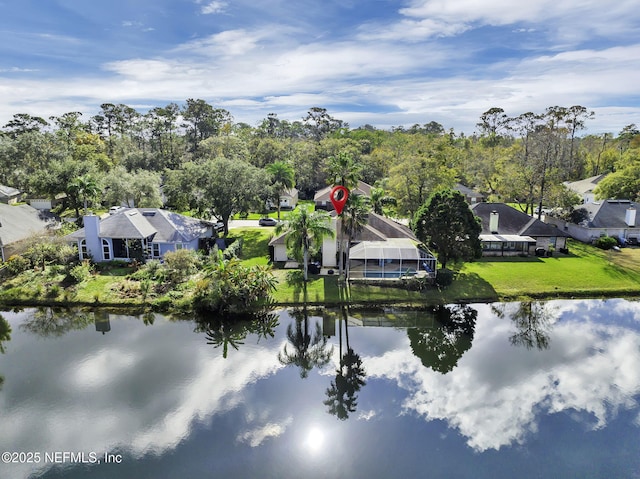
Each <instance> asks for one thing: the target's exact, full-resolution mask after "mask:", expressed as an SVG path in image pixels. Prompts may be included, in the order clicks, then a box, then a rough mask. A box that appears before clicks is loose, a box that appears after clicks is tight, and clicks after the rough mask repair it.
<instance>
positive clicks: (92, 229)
mask: <svg viewBox="0 0 640 479" xmlns="http://www.w3.org/2000/svg"><path fill="white" fill-rule="evenodd" d="M82 220H83V222H84V237H85V241H86V244H87V252H88V253H89V254H91V256H92V257H93V259H94V260H96V261H101V260H102V240H101V239H100V217H99V216H96V215H86V216H84V217H83V218H82Z"/></svg>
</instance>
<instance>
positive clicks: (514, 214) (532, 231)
mask: <svg viewBox="0 0 640 479" xmlns="http://www.w3.org/2000/svg"><path fill="white" fill-rule="evenodd" d="M471 211H473V213H474V214H475V215H476V216H478V217H479V218H480V219H481V220H482V232H481V234H483V235H486V234H491V233H493V232H492V231H490V230H489V216H490V215H491V212H492V211H497V212H498V233H499V234H501V235H519V236H532V237H534V238H536V237H544V236H569V235H568V234H566V233H565V232H564V231H562V230H559V229H558V228H556V227H555V226H552V225H548V224H546V223H544V222H542V221H540V220H539V219H538V218H534V217H531V216H529V215H528V214H526V213H523V212H522V211H518V210H516V209H515V208H512V207H511V206H509V205H505V204H504V203H476V204H475V205H471Z"/></svg>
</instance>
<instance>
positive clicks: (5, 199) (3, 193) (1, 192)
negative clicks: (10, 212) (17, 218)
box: [0, 185, 22, 205]
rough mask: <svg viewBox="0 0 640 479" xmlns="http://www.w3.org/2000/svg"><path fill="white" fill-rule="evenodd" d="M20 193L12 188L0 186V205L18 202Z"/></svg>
mask: <svg viewBox="0 0 640 479" xmlns="http://www.w3.org/2000/svg"><path fill="white" fill-rule="evenodd" d="M21 195H22V192H21V191H20V190H18V189H16V188H13V187H12V186H6V185H0V203H4V204H7V205H14V204H16V203H18V202H19V201H20V197H21Z"/></svg>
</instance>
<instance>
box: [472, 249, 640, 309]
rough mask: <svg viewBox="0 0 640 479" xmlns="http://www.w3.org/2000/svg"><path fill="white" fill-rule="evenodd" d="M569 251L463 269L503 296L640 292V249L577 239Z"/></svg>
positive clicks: (486, 262)
mask: <svg viewBox="0 0 640 479" xmlns="http://www.w3.org/2000/svg"><path fill="white" fill-rule="evenodd" d="M569 251H570V254H569V255H563V254H560V253H556V254H555V255H554V256H553V257H551V258H536V257H528V258H484V259H482V260H480V261H477V262H473V263H465V264H464V266H463V267H462V268H461V270H460V273H462V274H463V275H470V274H471V275H477V276H478V277H479V278H482V279H483V280H484V281H486V282H487V283H489V284H490V285H491V286H492V287H493V289H494V290H495V292H496V293H497V295H498V296H499V297H502V298H518V297H525V296H533V297H535V296H550V295H556V294H562V295H565V296H566V295H572V294H575V295H580V296H586V295H590V294H593V295H601V294H609V293H619V294H637V293H640V249H636V248H633V249H632V248H624V249H622V250H621V251H620V252H615V251H602V250H599V249H597V248H594V247H592V246H589V245H585V244H582V243H579V242H576V241H572V242H570V243H569Z"/></svg>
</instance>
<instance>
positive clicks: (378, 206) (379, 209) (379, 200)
mask: <svg viewBox="0 0 640 479" xmlns="http://www.w3.org/2000/svg"><path fill="white" fill-rule="evenodd" d="M396 204H397V202H396V199H395V198H394V197H393V196H389V195H387V192H386V191H385V190H384V188H377V187H376V188H371V208H372V209H373V212H374V213H376V214H378V215H384V210H383V208H384V207H385V206H388V205H396Z"/></svg>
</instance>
